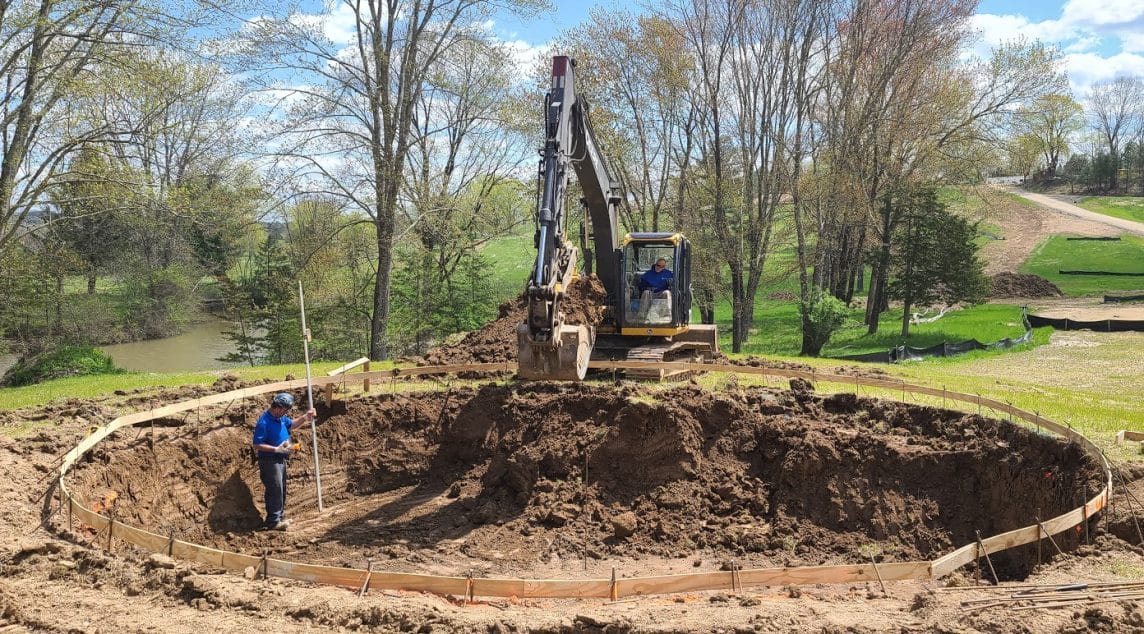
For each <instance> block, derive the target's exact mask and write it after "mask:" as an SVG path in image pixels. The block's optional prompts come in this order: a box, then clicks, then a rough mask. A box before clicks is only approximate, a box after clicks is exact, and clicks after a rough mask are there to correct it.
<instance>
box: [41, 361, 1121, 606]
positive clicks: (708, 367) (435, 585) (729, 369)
mask: <svg viewBox="0 0 1144 634" xmlns="http://www.w3.org/2000/svg"><path fill="white" fill-rule="evenodd" d="M591 367H592V368H594V369H602V370H627V369H662V370H664V371H688V372H722V373H730V374H748V375H757V376H763V377H775V378H786V379H791V378H800V379H804V380H809V381H811V382H812V383H814V382H818V381H823V382H829V383H836V384H843V385H854V386H855V388H856V389H857V387H859V386H865V387H871V388H880V389H885V390H893V391H898V392H900V393H901V394H902V395H903V398H904V395H905V394H907V393H909V394H922V395H927V396H933V397H940V398H942V399H947V400H952V401H960V402H963V403H967V404H970V405H977V406H978V407H979V408H980V407H988V408H990V409H993V410H995V411H997V412H999V413H1001V414H1003V415H1008V416H1009V417H1010V420H1014V419H1016V420H1021V421H1025V422H1026V423H1029V424H1032V425H1035V426H1036V427H1037V428H1038V429H1040V430H1043V431H1047V432H1049V433H1052V434H1054V435H1057V436H1060V437H1062V438H1065V439H1066V440H1068V441H1069V442H1074V443H1078V444H1079V445H1081V447H1082V448H1083V449H1084V451H1085V452H1087V453H1088V454H1089V455H1091V456H1092V457H1093V458H1095V459H1096V460H1098V461H1099V463H1100V465H1101V466H1102V468H1103V469H1104V488H1103V489H1101V490H1100V491H1099V492H1097V493H1096V495H1095V496H1093V497H1092V498H1091V499H1089V500H1088V501H1087V502H1086V503H1085V504H1084V505H1083V506H1079V507H1077V508H1075V509H1072V510H1071V511H1068V512H1067V513H1063V514H1061V515H1058V516H1056V517H1053V518H1050V519H1047V520H1045V521H1043V522H1038V523H1035V524H1030V525H1029V526H1025V527H1023V528H1018V529H1016V530H1011V531H1008V532H1005V533H1001V534H999V535H993V536H990V537H986V538H982V539H981V540H980V541H978V542H974V543H970V544H966V545H965V546H962V547H960V548H958V549H956V550H954V551H953V552H950V553H948V554H946V555H943V556H941V557H938V558H937V559H934V560H932V561H910V562H894V563H882V564H875V563H870V564H846V565H835V566H804V567H796V568H753V569H741V570H740V569H732V570H730V571H719V572H697V573H689V574H678V575H660V576H651V577H627V578H617V577H616V575H615V573H614V572H613V575H612V578H610V579H502V578H485V577H471V576H469V577H449V576H438V575H428V574H415V573H392V572H379V571H373V570H361V569H356V568H344V567H336V566H319V565H313V564H303V563H296V562H291V561H286V560H282V559H274V558H267V557H258V556H255V555H247V554H242V553H236V552H229V551H224V550H219V549H216V548H209V547H207V546H202V545H199V544H194V543H191V542H187V541H183V540H178V539H175V538H174V537H173V536H172V535H167V536H164V535H159V534H157V533H152V532H149V531H146V530H144V529H141V528H137V527H134V526H130V525H127V524H124V523H122V522H119V521H116V520H115V519H114V517H113V516H107V515H101V514H99V513H97V512H95V511H93V510H92V509H90V508H88V507H87V506H85V505H84V504H83V503H82V502H81V501H79V500H77V499H76V497H75V495H74V494H73V493H72V492H71V491H70V490H68V488H67V486H66V483H65V478H64V476H65V475H66V474H67V473H68V471H70V470H71V469H72V468H73V467H74V465H75V464H76V462H77V461H78V460H79V459H80V458H81V457H83V456H84V454H86V453H87V452H88V451H90V450H91V449H92V448H93V447H95V446H96V445H97V444H98V443H99V442H100V441H102V440H103V439H105V438H107V437H108V436H109V435H111V434H112V433H114V432H116V431H118V430H120V429H123V428H124V427H130V426H133V425H137V424H140V423H144V422H148V421H151V420H154V419H157V418H163V417H168V416H171V415H173V414H177V413H180V412H185V411H188V410H192V409H196V408H199V407H203V406H208V405H217V404H222V403H227V402H230V401H234V400H237V399H241V398H246V397H253V396H258V395H261V394H266V393H269V392H277V391H283V390H291V389H298V388H302V387H305V386H306V380H305V379H298V380H292V381H281V382H278V383H268V384H265V385H258V386H254V387H248V388H243V389H239V390H234V391H231V392H224V393H221V394H214V395H211V396H206V397H203V398H198V399H193V400H190V401H184V402H181V403H173V404H171V405H166V406H163V407H159V408H155V409H153V410H148V411H145V412H137V413H134V414H128V415H126V416H121V417H119V418H116V419H115V420H112V421H111V422H109V423H108V424H106V425H104V426H102V427H99V428H97V429H96V430H95V431H93V432H92V433H91V434H90V435H88V436H87V437H86V438H84V439H83V440H82V441H81V442H80V443H79V444H78V445H77V446H76V447H74V448H73V449H72V450H71V451H69V452H68V453H67V454H65V456H64V458H63V461H62V462H61V464H60V466H59V468H58V473H57V476H58V479H57V486H58V489H59V493H60V496H61V504H62V507H63V510H64V512H65V513H66V514H67V518H68V521H69V523H70V522H74V521H75V520H77V519H78V520H79V521H80V522H82V523H83V524H86V525H88V526H90V527H92V528H93V529H95V530H96V531H97V535H99V536H100V538H101V540H105V541H100V540H97V541H100V543H106V544H108V545H110V544H112V542H113V540H115V539H119V540H122V541H126V542H128V543H131V544H133V545H135V546H138V547H139V548H142V549H143V550H147V551H150V552H155V553H161V554H166V555H169V556H172V557H177V558H179V559H185V560H188V561H194V562H198V563H202V564H206V565H209V566H213V567H216V568H223V569H227V570H235V571H244V570H246V569H248V568H253V569H254V570H256V571H257V572H258V573H259V574H261V575H263V576H264V577H266V576H273V577H284V578H288V579H297V580H301V581H310V582H313V583H320V584H326V585H335V586H343V587H349V588H364V589H370V588H372V589H384V590H410V591H423V592H433V593H437V594H448V595H455V596H461V597H466V598H469V599H471V598H473V597H475V596H484V597H512V596H515V597H518V598H589V597H600V598H610V599H612V600H615V599H618V598H621V597H627V596H641V595H652V594H666V593H673V592H694V591H704V590H729V591H737V590H741V589H742V588H744V587H747V586H780V585H803V584H815V583H854V582H863V581H887V580H905V579H915V580H924V579H936V578H939V577H942V576H944V575H947V574H949V573H951V572H953V571H954V570H957V569H958V568H961V567H962V566H965V565H966V564H969V563H971V562H973V561H975V560H977V559H979V558H980V557H981V556H982V555H992V554H995V553H998V552H1001V551H1003V550H1007V549H1010V548H1015V547H1017V546H1022V545H1025V544H1032V543H1035V542H1038V541H1040V540H1041V539H1044V538H1045V537H1048V536H1053V535H1057V534H1059V533H1062V532H1064V531H1067V530H1071V529H1073V528H1075V527H1077V526H1079V525H1081V524H1082V523H1084V522H1086V521H1088V519H1089V518H1091V517H1092V516H1093V515H1095V514H1097V513H1099V512H1100V511H1101V510H1103V509H1104V508H1105V507H1106V506H1107V505H1108V501H1109V496H1110V495H1111V491H1112V470H1111V467H1110V465H1109V463H1108V460H1107V459H1106V458H1105V456H1104V454H1103V452H1101V451H1100V449H1099V448H1098V447H1097V446H1096V445H1095V444H1093V443H1092V442H1091V441H1090V440H1089V439H1088V438H1086V437H1084V436H1083V435H1081V434H1079V433H1077V432H1075V431H1073V430H1072V429H1070V428H1068V427H1066V426H1064V425H1061V424H1059V423H1056V422H1053V421H1051V420H1048V419H1046V418H1044V417H1042V416H1040V415H1038V414H1035V413H1032V412H1027V411H1025V410H1022V409H1020V408H1017V407H1013V406H1012V405H1011V404H1009V403H1004V402H1001V401H998V400H995V399H991V398H986V397H982V396H981V395H979V394H977V395H974V394H963V393H960V392H951V391H949V390H945V389H937V388H932V387H926V386H922V385H913V384H909V383H905V382H904V381H899V380H891V379H875V378H869V377H857V376H848V375H839V374H831V373H828V372H816V371H803V370H790V369H782V368H763V367H747V366H734V365H722V364H703V363H646V362H631V361H599V362H596V361H594V362H592V364H591ZM515 369H516V367H515V364H514V363H481V364H470V365H447V366H423V367H415V368H398V369H393V370H382V371H373V372H368V371H367V372H361V373H357V374H354V375H352V376H353V378H354V380H355V381H362V382H363V386H364V388H365V390H367V391H368V389H369V382H370V381H375V382H380V381H382V380H384V379H396V378H398V377H413V376H432V375H441V374H457V373H461V372H465V373H471V372H488V373H500V372H504V373H510V372H514V371H515ZM348 376H349V375H346V374H343V373H338V374H334V375H332V376H326V377H315V378H313V386H314V388H315V389H317V388H324V387H330V388H332V386H334V385H345V384H346V382H347V380H348V379H347V377H348ZM331 393H332V389H329V390H327V391H326V394H327V399H328V398H330V394H331Z"/></svg>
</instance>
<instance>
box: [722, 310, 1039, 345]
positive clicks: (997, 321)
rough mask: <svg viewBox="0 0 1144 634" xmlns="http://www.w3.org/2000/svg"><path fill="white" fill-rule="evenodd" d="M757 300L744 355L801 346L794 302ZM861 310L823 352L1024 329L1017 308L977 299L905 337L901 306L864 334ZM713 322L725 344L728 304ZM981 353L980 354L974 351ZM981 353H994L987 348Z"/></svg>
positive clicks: (985, 338)
mask: <svg viewBox="0 0 1144 634" xmlns="http://www.w3.org/2000/svg"><path fill="white" fill-rule="evenodd" d="M763 297H765V295H762V296H761V297H760V299H759V300H758V301H757V302H756V303H755V325H754V328H753V329H752V330H751V333H750V337H749V339H750V340H749V341H748V342H747V343H746V344H745V345H744V346H743V351H742V352H743V354H748V355H752V354H753V355H789V356H795V355H797V354H798V351H799V349H800V348H801V346H802V332H801V330H800V328H799V314H798V303H797V302H791V301H775V300H767V299H763ZM862 316H863V312H862V311H861V310H854V311H852V313H851V319H850V320H849V322H848V323H847V324H846V325H845V326H843V327H842V329H841V330H839V331H838V332H836V333H835V334H834V337H832V338H831V340H830V343H828V344H827V345H826V347H825V348H823V350H822V354H823V356H828V357H829V356H843V355H852V354H864V353H867V352H877V351H881V350H888V349H890V348H892V347H894V346H899V345H902V344H903V343H904V344H906V345H910V346H913V347H916V348H926V347H929V346H932V345H936V344H939V343H942V342H950V343H953V342H957V341H964V340H966V339H977V340H978V341H981V342H983V343H989V342H992V341H997V340H999V339H1004V338H1006V337H1010V338H1016V337H1020V336H1021V335H1022V334H1024V332H1025V330H1024V327H1023V326H1022V325H1021V308H1020V307H1019V306H1014V305H1008V304H983V305H980V306H973V307H971V308H967V309H965V310H959V311H952V312H949V313H946V315H945V316H944V317H942V318H941V319H939V320H937V321H936V322H933V323H928V324H913V325H911V326H910V336H909V338H908V339H906V340H905V341H903V340H902V338H901V328H902V323H901V320H902V311H901V309H896V310H890V311H888V312H886V313H885V314H883V315H882V318H881V320H880V321H879V328H878V332H877V333H876V334H874V335H868V334H866V326H865V325H864V324H862V323H861V322H862ZM715 323H716V325H718V327H719V331H720V338H719V346H720V347H721V348H722V349H723V350H725V351H729V350H730V349H731V336H730V332H731V308H730V305H729V304H727V303H726V302H722V303H721V304H720V305H719V306H718V307H717V308H716V311H715ZM1048 336H1049V334H1048V331H1047V330H1046V331H1045V332H1043V333H1037V334H1036V336H1035V337H1034V344H1035V345H1039V344H1041V343H1044V342H1045V341H1047V340H1048ZM978 354H981V353H978ZM985 354H996V353H994V352H988V353H985Z"/></svg>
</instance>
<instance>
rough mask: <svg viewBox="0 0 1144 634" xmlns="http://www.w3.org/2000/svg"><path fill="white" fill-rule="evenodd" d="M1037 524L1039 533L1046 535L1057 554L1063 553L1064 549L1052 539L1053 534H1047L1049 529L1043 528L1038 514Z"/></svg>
mask: <svg viewBox="0 0 1144 634" xmlns="http://www.w3.org/2000/svg"><path fill="white" fill-rule="evenodd" d="M1037 526H1039V527H1041V533H1043V534H1044V536H1045V537H1048V538H1049V543H1050V544H1052V545H1053V548H1056V549H1057V554H1058V555H1063V554H1065V553H1064V551H1062V550H1061V547H1060V546H1057V541H1056V540H1055V539H1053V536H1052V535H1050V534H1049V531H1047V530H1045V525H1044V524H1042V523H1041V517H1040V516H1039V515H1038V516H1037Z"/></svg>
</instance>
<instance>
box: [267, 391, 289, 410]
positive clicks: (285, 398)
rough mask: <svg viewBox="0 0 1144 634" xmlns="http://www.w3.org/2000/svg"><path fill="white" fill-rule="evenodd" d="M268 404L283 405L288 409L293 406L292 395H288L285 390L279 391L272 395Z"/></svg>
mask: <svg viewBox="0 0 1144 634" xmlns="http://www.w3.org/2000/svg"><path fill="white" fill-rule="evenodd" d="M270 404H271V405H273V406H274V407H285V408H286V409H290V408H291V407H294V397H293V396H290V395H289V394H287V393H286V392H280V393H278V394H275V395H274V399H273V400H272V401H270Z"/></svg>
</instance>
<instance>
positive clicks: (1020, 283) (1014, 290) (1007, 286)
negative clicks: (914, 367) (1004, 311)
mask: <svg viewBox="0 0 1144 634" xmlns="http://www.w3.org/2000/svg"><path fill="white" fill-rule="evenodd" d="M990 281H991V283H992V284H991V290H990V293H989V296H990V297H992V298H998V297H1060V296H1061V295H1062V293H1061V289H1060V288H1058V287H1057V285H1056V284H1053V283H1052V282H1050V281H1049V280H1046V279H1045V278H1043V277H1041V276H1040V275H1034V274H1032V273H1012V272H1009V271H1002V272H1001V273H997V274H995V275H993V276H992V277H991V278H990Z"/></svg>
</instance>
